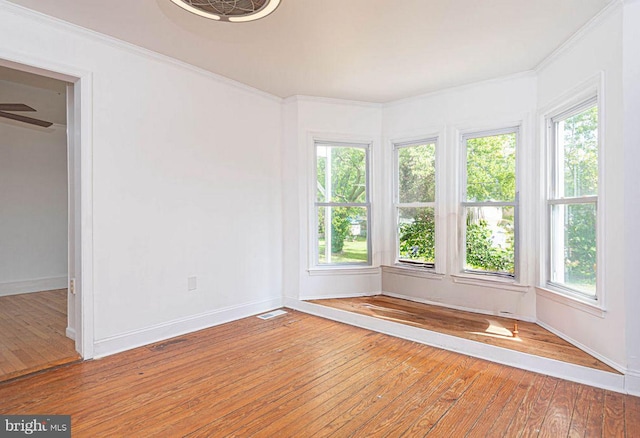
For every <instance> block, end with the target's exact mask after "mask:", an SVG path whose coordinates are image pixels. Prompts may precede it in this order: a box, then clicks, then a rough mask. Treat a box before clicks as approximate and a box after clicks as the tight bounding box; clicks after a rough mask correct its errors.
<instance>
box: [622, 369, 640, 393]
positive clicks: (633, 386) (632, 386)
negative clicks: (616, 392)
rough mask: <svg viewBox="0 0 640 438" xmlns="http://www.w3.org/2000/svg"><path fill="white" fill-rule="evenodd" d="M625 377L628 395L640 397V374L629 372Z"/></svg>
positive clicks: (625, 387)
mask: <svg viewBox="0 0 640 438" xmlns="http://www.w3.org/2000/svg"><path fill="white" fill-rule="evenodd" d="M624 377H625V379H624V389H625V390H626V391H627V394H629V395H635V396H636V397H640V372H634V371H627V374H626V375H625V376H624Z"/></svg>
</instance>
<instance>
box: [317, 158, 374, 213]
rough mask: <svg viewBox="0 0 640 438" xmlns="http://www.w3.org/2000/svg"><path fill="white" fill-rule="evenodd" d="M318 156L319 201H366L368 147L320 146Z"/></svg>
mask: <svg viewBox="0 0 640 438" xmlns="http://www.w3.org/2000/svg"><path fill="white" fill-rule="evenodd" d="M316 158H317V159H316V163H317V169H316V173H317V176H318V181H317V195H316V200H317V202H338V203H365V202H366V200H367V194H366V183H367V180H366V168H367V161H366V151H365V149H363V148H352V147H334V146H317V147H316Z"/></svg>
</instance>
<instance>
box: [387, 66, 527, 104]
mask: <svg viewBox="0 0 640 438" xmlns="http://www.w3.org/2000/svg"><path fill="white" fill-rule="evenodd" d="M536 76H537V72H536V71H535V70H525V71H521V72H518V73H512V74H508V75H504V76H498V77H495V78H489V79H484V80H481V81H476V82H469V83H467V84H462V85H456V86H454V87H448V88H442V89H440V90H434V91H430V92H428V93H424V94H419V95H417V96H411V97H406V98H404V99H398V100H393V101H391V102H386V103H383V104H382V105H383V107H384V108H391V107H394V106H396V105H403V104H407V103H411V102H415V101H418V100H422V99H428V98H431V97H434V96H439V95H441V94H449V93H455V92H458V91H464V90H468V89H470V88H476V87H478V86H482V85H490V84H495V83H500V82H509V81H514V80H518V79H523V78H535V77H536Z"/></svg>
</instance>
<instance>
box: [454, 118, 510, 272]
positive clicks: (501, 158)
mask: <svg viewBox="0 0 640 438" xmlns="http://www.w3.org/2000/svg"><path fill="white" fill-rule="evenodd" d="M462 143H463V147H464V157H465V161H464V171H463V172H462V175H463V182H462V187H463V194H462V218H461V222H462V229H463V236H464V239H463V248H462V253H463V254H464V262H463V269H464V271H465V272H471V273H479V274H493V275H500V276H506V277H512V278H515V276H516V265H517V264H516V260H517V234H518V233H517V231H518V230H517V227H518V220H517V214H518V190H517V184H516V150H517V147H518V128H509V129H504V130H499V131H491V132H480V133H473V134H466V135H464V136H463V137H462Z"/></svg>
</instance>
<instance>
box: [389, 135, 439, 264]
mask: <svg viewBox="0 0 640 438" xmlns="http://www.w3.org/2000/svg"><path fill="white" fill-rule="evenodd" d="M395 155H396V190H395V209H396V212H395V214H396V230H397V233H396V236H397V237H396V248H397V249H396V251H397V252H396V259H397V261H398V263H406V264H413V265H416V266H424V267H429V268H434V267H435V260H436V258H435V249H436V248H435V247H436V245H435V236H436V224H435V202H436V141H435V140H434V139H432V140H427V141H422V142H417V143H405V144H397V145H395Z"/></svg>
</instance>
